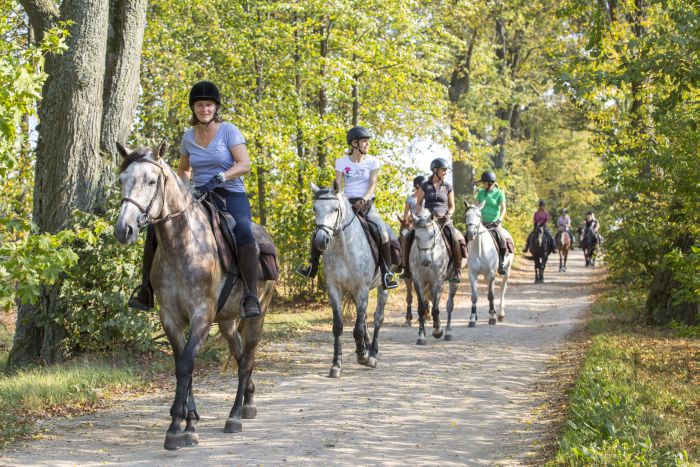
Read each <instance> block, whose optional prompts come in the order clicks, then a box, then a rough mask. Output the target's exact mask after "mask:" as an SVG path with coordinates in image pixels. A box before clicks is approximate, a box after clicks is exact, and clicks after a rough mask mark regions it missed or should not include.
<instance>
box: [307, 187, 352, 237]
mask: <svg viewBox="0 0 700 467" xmlns="http://www.w3.org/2000/svg"><path fill="white" fill-rule="evenodd" d="M314 201H336V202H337V203H338V213H337V214H336V217H335V222H334V223H333V227H331V226H329V225H327V224H315V226H316V230H315V232H314V235H316V233H318V231H319V230H322V231H324V232H326V233H327V234H328V235H329V236H330V237H331V238H335V237H336V235H338V234H339V233H340V232H343V231H345V229H347V228H348V227H349V226H350V224H352V223H353V221H354V220H355V217H357V213H356V212H354V211H353V213H352V219H350V222H348V223H347V224H345V225H344V226H343V227H342V228H340V200H339V199H338V198H336V197H335V196H326V197H323V196H320V197H318V198H314Z"/></svg>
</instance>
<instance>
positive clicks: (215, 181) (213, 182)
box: [197, 174, 223, 195]
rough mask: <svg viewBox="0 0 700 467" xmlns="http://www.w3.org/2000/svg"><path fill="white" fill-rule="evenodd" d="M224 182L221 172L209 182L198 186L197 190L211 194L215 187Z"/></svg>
mask: <svg viewBox="0 0 700 467" xmlns="http://www.w3.org/2000/svg"><path fill="white" fill-rule="evenodd" d="M222 183H223V181H222V177H221V174H217V175H214V176H213V177H212V178H211V179H209V181H208V182H207V183H205V184H204V185H200V186H198V187H197V191H199V193H201V194H202V195H203V194H205V193H206V194H209V193H211V192H212V191H214V188H216V187H218V186H219V185H221V184H222Z"/></svg>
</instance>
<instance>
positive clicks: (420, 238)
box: [409, 209, 461, 345]
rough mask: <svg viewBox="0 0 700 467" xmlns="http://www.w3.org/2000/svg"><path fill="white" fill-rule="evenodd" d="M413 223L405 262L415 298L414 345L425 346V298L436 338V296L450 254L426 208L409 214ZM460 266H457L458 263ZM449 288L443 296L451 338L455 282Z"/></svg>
mask: <svg viewBox="0 0 700 467" xmlns="http://www.w3.org/2000/svg"><path fill="white" fill-rule="evenodd" d="M413 219H414V221H415V222H414V224H415V227H414V228H415V238H414V240H413V245H411V251H410V256H409V261H410V264H411V274H412V277H413V285H414V287H415V290H416V296H417V297H418V322H419V323H420V326H419V328H418V341H416V344H417V345H425V343H426V342H425V313H426V311H427V309H428V299H430V301H431V302H432V305H433V306H432V315H433V337H434V338H436V339H439V338H441V337H442V334H443V331H442V329H440V295H441V294H442V284H443V283H444V282H445V281H446V280H447V276H448V274H449V272H450V271H449V265H450V253H449V251H448V249H447V245H446V244H445V240H444V238H443V236H442V229H441V228H440V226H439V225H438V223H437V222H435V220H433V218H432V215H431V214H430V211H428V210H427V209H423V211H422V212H421V213H420V216H415V215H413ZM460 266H461V265H460ZM449 284H450V289H449V294H448V296H447V305H446V307H447V328H446V330H445V340H446V341H451V340H452V326H451V324H452V310H453V309H454V297H455V294H456V293H457V284H456V283H454V282H449Z"/></svg>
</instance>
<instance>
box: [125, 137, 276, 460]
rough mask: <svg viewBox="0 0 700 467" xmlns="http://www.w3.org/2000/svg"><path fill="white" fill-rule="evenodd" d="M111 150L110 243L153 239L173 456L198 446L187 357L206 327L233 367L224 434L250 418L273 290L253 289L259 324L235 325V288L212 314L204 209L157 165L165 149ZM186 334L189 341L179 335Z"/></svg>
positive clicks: (215, 288) (214, 283) (211, 243)
mask: <svg viewBox="0 0 700 467" xmlns="http://www.w3.org/2000/svg"><path fill="white" fill-rule="evenodd" d="M117 146H118V148H119V152H120V153H121V155H122V157H124V162H123V164H122V173H121V175H120V177H119V181H120V182H121V186H122V197H123V198H122V206H121V210H120V212H119V218H118V219H117V222H116V226H115V234H116V237H117V239H118V240H119V241H120V242H121V243H124V244H132V243H134V242H135V241H136V240H137V238H138V233H139V230H140V229H142V228H143V227H145V226H147V225H149V224H153V225H154V227H155V233H156V236H157V239H158V249H157V250H156V254H155V258H154V260H153V267H152V270H151V283H152V284H153V289H154V291H155V294H156V296H157V297H158V301H159V302H160V321H161V323H162V325H163V329H164V331H165V334H166V336H167V338H168V341H169V342H170V345H171V347H172V349H173V353H174V356H175V376H176V378H177V383H176V390H175V400H174V401H173V405H172V407H171V408H170V416H171V418H172V421H171V423H170V427H169V428H168V430H167V432H166V434H165V446H164V447H165V449H169V450H173V449H179V448H181V447H184V446H194V445H196V444H198V442H199V436H198V435H197V432H196V429H195V426H196V424H197V421H198V420H199V414H198V413H197V408H196V406H195V402H194V395H193V391H192V371H193V370H194V361H195V355H196V354H197V351H198V350H199V349H200V347H201V346H202V345H203V343H204V340H205V339H206V337H207V335H208V334H209V330H210V329H211V326H212V324H213V323H218V325H219V331H220V332H221V335H222V336H223V337H224V338H225V339H226V340H227V341H228V345H229V350H230V351H231V354H232V355H233V357H234V358H235V359H236V362H238V390H237V392H236V400H235V402H234V404H233V408H232V409H231V413H230V414H229V418H228V420H226V424H225V427H224V431H225V432H226V433H235V432H239V431H241V430H242V422H241V419H242V418H255V416H256V415H257V409H256V408H255V403H254V401H253V394H254V392H255V385H254V384H253V380H252V378H251V375H252V372H253V366H254V364H255V351H256V349H257V346H258V343H259V342H260V338H261V335H262V327H263V318H264V313H265V312H266V311H267V308H268V306H269V304H270V299H271V298H272V293H273V289H274V286H275V283H274V281H260V282H259V283H258V296H259V297H260V307H261V309H262V312H263V317H261V318H257V319H248V320H245V321H242V320H240V319H239V316H240V308H241V297H242V294H243V285H241V282H240V281H238V283H237V284H236V285H235V286H234V288H233V290H232V291H231V294H230V295H229V298H228V300H227V301H226V303H225V304H224V306H223V308H222V309H221V311H219V312H218V313H217V300H218V296H219V291H220V290H221V287H222V283H223V282H224V279H225V275H226V272H225V271H224V268H223V266H222V264H221V260H220V259H219V256H218V253H217V245H216V239H215V237H214V233H213V231H212V229H211V227H210V225H209V219H208V217H207V214H206V212H205V211H204V208H203V207H202V205H201V204H199V203H197V202H195V200H194V198H193V197H192V195H191V194H190V192H189V191H188V190H187V188H186V187H185V184H184V182H183V181H182V180H181V179H180V177H178V176H177V175H176V174H175V172H173V170H172V169H171V168H170V167H169V166H168V164H167V163H166V162H165V160H164V159H163V158H162V156H163V154H164V153H165V145H163V144H162V145H161V146H160V147H159V148H158V151H157V153H156V155H155V156H154V155H153V153H152V152H151V150H150V149H147V148H139V149H137V150H134V151H131V150H129V149H127V148H125V147H124V146H122V145H121V144H117ZM253 233H254V234H255V237H256V238H257V239H258V241H260V240H264V241H265V242H270V243H271V240H270V238H269V237H268V236H267V233H265V231H264V230H263V229H262V228H261V227H259V226H257V225H254V226H253ZM188 328H189V335H186V331H187V329H188ZM183 421H185V429H184V430H183V429H182V422H183Z"/></svg>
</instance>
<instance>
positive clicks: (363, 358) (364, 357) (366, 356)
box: [357, 352, 369, 365]
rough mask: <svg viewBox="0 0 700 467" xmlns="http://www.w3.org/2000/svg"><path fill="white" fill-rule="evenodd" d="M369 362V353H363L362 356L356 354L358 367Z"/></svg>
mask: <svg viewBox="0 0 700 467" xmlns="http://www.w3.org/2000/svg"><path fill="white" fill-rule="evenodd" d="M368 360H369V352H363V353H362V355H360V354H357V363H359V364H360V365H366V364H367V361H368Z"/></svg>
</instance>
